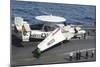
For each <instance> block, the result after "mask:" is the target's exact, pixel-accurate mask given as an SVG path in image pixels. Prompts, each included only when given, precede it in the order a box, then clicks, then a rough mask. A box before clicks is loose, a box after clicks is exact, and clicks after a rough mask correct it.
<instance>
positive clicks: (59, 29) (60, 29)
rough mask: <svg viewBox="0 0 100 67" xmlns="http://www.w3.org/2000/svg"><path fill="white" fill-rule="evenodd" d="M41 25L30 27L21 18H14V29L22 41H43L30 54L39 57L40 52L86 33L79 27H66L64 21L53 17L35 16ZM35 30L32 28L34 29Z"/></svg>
mask: <svg viewBox="0 0 100 67" xmlns="http://www.w3.org/2000/svg"><path fill="white" fill-rule="evenodd" d="M35 19H36V20H38V21H39V22H41V24H37V25H33V26H31V25H30V24H29V23H28V22H27V21H24V19H23V18H22V17H15V28H16V29H17V31H18V32H21V35H22V41H24V42H25V41H26V42H29V40H30V38H36V39H43V41H42V42H40V43H39V44H38V45H37V49H36V50H34V51H33V52H32V53H33V54H34V56H35V57H39V56H40V55H41V53H42V52H44V51H45V50H47V49H49V48H51V47H53V46H54V45H56V44H58V43H60V42H63V41H65V40H71V39H72V38H73V37H83V36H84V34H85V33H86V31H85V30H82V28H81V27H79V26H71V25H66V24H65V21H66V19H65V18H63V17H59V16H53V15H42V16H36V17H35ZM36 26H37V28H34V27H36Z"/></svg>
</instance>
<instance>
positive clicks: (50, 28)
mask: <svg viewBox="0 0 100 67" xmlns="http://www.w3.org/2000/svg"><path fill="white" fill-rule="evenodd" d="M54 29H55V27H51V26H45V27H44V31H46V32H48V31H53V30H54Z"/></svg>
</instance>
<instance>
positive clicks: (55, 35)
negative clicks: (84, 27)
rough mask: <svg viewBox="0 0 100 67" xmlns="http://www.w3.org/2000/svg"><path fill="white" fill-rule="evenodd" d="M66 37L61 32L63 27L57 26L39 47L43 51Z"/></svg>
mask: <svg viewBox="0 0 100 67" xmlns="http://www.w3.org/2000/svg"><path fill="white" fill-rule="evenodd" d="M65 39H66V38H65V37H64V36H63V34H62V32H61V28H56V29H55V30H54V31H52V32H51V33H50V34H49V36H48V37H47V38H45V39H44V40H43V41H42V42H41V43H40V44H39V45H38V49H39V50H40V51H41V52H42V51H44V50H46V49H48V48H50V47H52V46H54V45H56V44H57V43H59V42H61V41H63V40H65Z"/></svg>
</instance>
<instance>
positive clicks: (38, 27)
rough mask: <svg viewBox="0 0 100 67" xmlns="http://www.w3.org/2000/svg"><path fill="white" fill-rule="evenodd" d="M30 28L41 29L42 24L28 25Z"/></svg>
mask: <svg viewBox="0 0 100 67" xmlns="http://www.w3.org/2000/svg"><path fill="white" fill-rule="evenodd" d="M30 27H31V29H32V30H41V29H42V27H43V24H35V25H30Z"/></svg>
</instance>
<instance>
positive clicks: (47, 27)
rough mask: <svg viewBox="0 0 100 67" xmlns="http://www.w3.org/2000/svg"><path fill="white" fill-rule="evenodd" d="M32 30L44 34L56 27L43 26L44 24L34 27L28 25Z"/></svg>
mask: <svg viewBox="0 0 100 67" xmlns="http://www.w3.org/2000/svg"><path fill="white" fill-rule="evenodd" d="M30 27H31V29H32V30H41V31H45V32H49V31H53V30H54V29H55V28H57V27H58V26H57V25H55V26H51V25H44V24H35V25H30Z"/></svg>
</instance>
